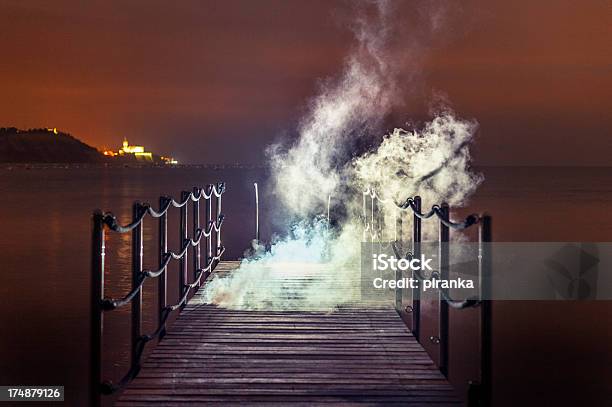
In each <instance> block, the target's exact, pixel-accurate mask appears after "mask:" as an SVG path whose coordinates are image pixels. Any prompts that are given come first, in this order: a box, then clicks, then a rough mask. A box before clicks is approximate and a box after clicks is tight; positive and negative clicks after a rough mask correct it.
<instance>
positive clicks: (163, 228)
mask: <svg viewBox="0 0 612 407" xmlns="http://www.w3.org/2000/svg"><path fill="white" fill-rule="evenodd" d="M168 199H169V198H167V197H160V198H159V207H160V208H163V207H164V205H166V204H167V202H168ZM158 248H159V250H158V259H159V261H158V264H159V267H160V268H161V267H162V266H163V265H164V260H165V256H166V253H168V212H167V211H166V213H164V214H163V215H162V216H160V218H159V235H158ZM166 269H167V267H164V269H163V270H162V273H161V275H160V276H159V281H158V283H157V294H158V295H157V313H158V314H157V318H158V327H159V328H160V331H159V340H160V341H161V340H162V338H163V337H164V336H165V335H166V329H165V327H163V325H164V324H165V320H164V312H165V309H166V306H167V305H168V274H167V273H166Z"/></svg>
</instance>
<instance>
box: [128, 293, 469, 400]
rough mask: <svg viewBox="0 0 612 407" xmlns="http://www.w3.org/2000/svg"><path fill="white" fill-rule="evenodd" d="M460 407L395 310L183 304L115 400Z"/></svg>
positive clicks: (441, 376) (193, 302) (445, 382)
mask: <svg viewBox="0 0 612 407" xmlns="http://www.w3.org/2000/svg"><path fill="white" fill-rule="evenodd" d="M188 404H191V405H197V404H200V405H222V406H234V405H296V406H298V405H299V406H312V405H328V406H332V405H333V406H337V405H357V404H358V405H397V406H430V407H431V406H458V405H461V403H460V401H459V399H458V398H457V397H456V395H455V394H454V392H453V389H452V387H451V386H450V384H449V383H448V381H447V380H446V379H445V378H444V376H443V375H442V374H441V373H440V372H439V371H438V369H437V367H436V366H435V365H434V364H433V362H432V361H431V359H430V358H429V356H428V355H427V353H426V352H425V350H424V349H423V348H422V347H421V345H419V344H418V342H417V341H416V340H415V339H414V337H413V336H412V334H411V333H410V331H409V330H408V329H407V328H406V327H405V325H404V324H403V322H402V320H401V319H400V317H399V316H398V314H397V313H396V311H395V310H394V309H393V308H381V307H376V308H372V307H368V308H359V307H349V308H343V309H339V310H336V311H334V312H320V311H318V312H314V311H237V310H228V309H221V308H218V307H215V306H211V305H205V304H197V303H196V302H195V301H192V302H190V304H189V305H188V306H187V307H186V308H185V309H184V310H183V312H182V313H181V315H180V316H179V318H178V319H177V320H176V322H175V324H174V325H173V326H172V327H171V329H170V330H169V332H168V334H167V336H166V337H165V338H164V340H163V341H162V342H161V343H160V344H159V345H158V346H157V348H156V349H155V350H154V351H153V353H152V354H151V355H150V356H149V358H148V359H147V361H146V362H145V363H144V366H143V369H142V371H141V372H140V374H139V375H138V377H137V378H136V379H135V380H134V381H133V382H132V383H131V384H130V386H129V387H128V388H127V390H126V391H124V392H123V394H122V395H121V396H120V398H119V400H118V402H117V403H116V405H117V406H150V405H156V406H176V405H188Z"/></svg>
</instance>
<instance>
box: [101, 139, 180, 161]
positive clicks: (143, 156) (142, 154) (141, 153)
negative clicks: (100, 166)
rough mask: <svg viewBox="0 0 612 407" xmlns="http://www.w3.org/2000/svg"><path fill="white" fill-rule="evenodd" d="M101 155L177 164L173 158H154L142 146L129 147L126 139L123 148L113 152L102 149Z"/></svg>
mask: <svg viewBox="0 0 612 407" xmlns="http://www.w3.org/2000/svg"><path fill="white" fill-rule="evenodd" d="M102 154H104V155H105V156H107V157H117V156H121V157H127V156H130V155H133V156H134V157H135V158H136V159H137V160H144V161H158V162H159V160H161V162H163V163H165V164H170V165H173V164H178V161H176V160H175V159H174V158H172V157H164V156H161V157H157V158H156V157H154V156H153V153H151V152H148V151H145V148H144V147H143V146H131V145H130V143H129V142H128V141H127V139H125V138H124V139H123V146H122V147H121V148H120V149H119V151H113V150H109V149H107V148H104V149H103V150H102Z"/></svg>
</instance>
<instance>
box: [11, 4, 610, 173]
mask: <svg viewBox="0 0 612 407" xmlns="http://www.w3.org/2000/svg"><path fill="white" fill-rule="evenodd" d="M400 3H401V5H400V6H401V7H400V9H399V10H398V16H399V17H400V18H403V16H406V22H407V26H408V25H410V26H412V24H413V23H414V21H415V20H414V19H415V17H414V16H415V15H418V13H417V12H416V11H415V10H418V9H420V8H421V7H422V6H423V3H424V2H422V1H403V2H400ZM455 3H456V2H455ZM461 4H462V6H461V8H460V9H458V8H457V7H456V6H453V8H450V7H447V8H445V7H442V8H443V9H444V10H445V13H447V17H448V18H447V19H445V20H444V24H446V25H447V26H446V27H444V29H443V30H442V31H441V32H440V35H439V36H436V38H431V39H430V41H428V43H427V44H426V48H425V52H424V53H423V55H422V56H420V57H419V58H420V59H422V61H421V62H422V63H421V64H420V66H421V68H420V70H419V73H420V74H419V76H418V81H417V82H416V83H414V84H411V85H410V86H411V91H410V92H407V93H406V103H405V106H404V110H403V111H401V112H396V114H395V116H394V117H401V118H403V120H410V119H413V118H421V117H423V114H424V112H425V111H426V108H425V106H426V105H427V104H428V100H429V99H430V97H431V95H432V94H434V93H435V94H439V93H443V94H445V95H446V96H447V98H448V100H450V102H451V103H452V106H453V107H454V108H455V109H456V111H457V112H458V113H459V114H460V115H461V116H462V117H466V118H475V119H476V120H478V122H479V123H480V125H481V126H480V131H479V133H478V136H477V140H476V146H475V149H474V152H475V158H476V163H477V164H481V165H512V164H516V165H612V131H611V129H612V115H611V114H610V113H611V112H612V97H611V96H612V5H611V3H610V2H609V1H606V0H585V1H566V0H542V1H533V0H530V1H511V2H509V1H497V0H496V1H487V0H481V1H473V0H471V1H465V2H461ZM352 8H353V5H352V3H351V2H348V1H338V2H335V1H312V0H308V1H252V0H244V1H226V0H224V1H179V2H170V1H150V0H149V1H129V2H109V1H88V2H83V1H81V0H61V1H44V0H42V1H24V0H15V1H6V0H0V27H1V28H0V51H1V54H0V92H1V95H2V96H1V97H0V126H15V127H19V128H31V127H58V128H59V129H61V130H64V131H67V132H70V133H72V134H73V135H75V136H76V137H78V138H80V139H82V140H83V141H85V142H87V143H89V144H92V145H94V146H96V147H103V146H107V147H115V148H116V147H117V146H118V145H119V143H120V142H121V140H122V138H123V137H128V139H130V141H132V142H133V143H137V144H144V145H145V146H146V147H147V148H148V149H151V150H153V151H155V152H159V153H166V154H171V155H174V156H176V157H177V158H178V159H179V160H180V161H182V162H190V163H226V162H242V163H263V162H264V153H263V152H264V149H265V146H266V145H267V144H268V143H270V142H271V141H274V140H277V139H279V138H282V137H292V136H293V135H294V134H295V128H296V125H297V123H298V121H299V118H300V117H301V116H302V115H303V114H304V112H305V111H306V110H307V106H308V101H309V100H310V99H311V98H312V97H313V96H315V95H316V94H317V91H318V89H319V88H320V87H321V84H322V83H323V81H324V80H325V79H326V78H330V77H334V76H335V75H337V74H338V73H339V71H340V70H341V69H342V63H343V60H344V58H345V57H346V56H347V55H348V53H349V52H350V50H351V46H352V44H353V43H354V40H353V37H352V33H351V31H350V30H349V29H348V27H347V25H348V24H349V22H350V16H351V15H352V14H351V13H352V11H351V9H352ZM407 32H408V34H407V37H406V38H405V39H401V41H404V40H405V41H407V42H409V41H411V37H410V35H411V34H410V30H407ZM401 41H399V42H400V43H401ZM401 124H402V123H401V122H397V123H390V126H391V125H401Z"/></svg>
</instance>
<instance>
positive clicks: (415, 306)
mask: <svg viewBox="0 0 612 407" xmlns="http://www.w3.org/2000/svg"><path fill="white" fill-rule="evenodd" d="M418 212H421V197H420V196H415V197H414V214H413V218H412V253H413V256H414V257H415V258H416V257H420V256H421V218H419V217H418V216H417V215H416V214H417V213H418ZM412 278H413V279H417V276H416V273H415V272H414V271H413V272H412ZM421 284H422V282H419V287H417V288H413V289H412V334H413V335H414V337H415V338H416V340H417V341H418V340H419V334H420V328H421V289H420V286H421Z"/></svg>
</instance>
